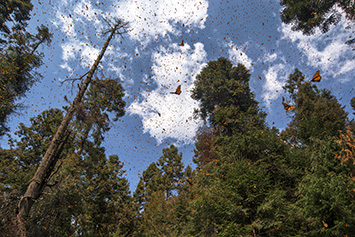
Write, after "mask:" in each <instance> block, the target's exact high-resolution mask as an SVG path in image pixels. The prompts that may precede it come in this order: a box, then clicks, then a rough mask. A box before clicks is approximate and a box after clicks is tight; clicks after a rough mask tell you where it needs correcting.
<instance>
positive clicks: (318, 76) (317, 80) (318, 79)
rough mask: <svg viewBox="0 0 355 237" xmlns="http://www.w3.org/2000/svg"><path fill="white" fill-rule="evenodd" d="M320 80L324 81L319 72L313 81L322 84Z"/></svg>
mask: <svg viewBox="0 0 355 237" xmlns="http://www.w3.org/2000/svg"><path fill="white" fill-rule="evenodd" d="M320 79H322V77H321V76H320V75H319V70H318V71H317V72H316V74H314V76H313V78H312V80H311V81H314V82H320Z"/></svg>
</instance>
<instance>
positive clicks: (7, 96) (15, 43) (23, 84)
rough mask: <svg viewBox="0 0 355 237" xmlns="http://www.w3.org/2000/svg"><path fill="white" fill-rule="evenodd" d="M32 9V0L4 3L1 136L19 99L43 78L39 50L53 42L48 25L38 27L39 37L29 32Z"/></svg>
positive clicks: (0, 8) (0, 36)
mask: <svg viewBox="0 0 355 237" xmlns="http://www.w3.org/2000/svg"><path fill="white" fill-rule="evenodd" d="M32 8H33V5H32V4H31V1H30V0H24V1H14V0H5V1H1V3H0V13H1V15H0V33H1V34H0V46H1V50H0V58H1V60H0V61H1V62H0V136H2V135H4V133H5V132H6V131H8V128H7V126H6V122H7V119H8V117H9V116H10V115H11V114H12V113H13V112H15V111H16V109H17V108H18V107H19V105H18V104H17V100H18V99H20V98H21V97H22V96H24V95H25V93H26V92H27V91H28V90H29V89H30V88H31V86H32V85H33V84H34V83H35V81H36V80H38V79H40V75H39V74H37V73H36V72H35V69H36V68H38V67H39V66H41V64H42V60H41V59H42V56H43V55H42V54H40V53H39V52H38V47H39V46H40V45H41V44H43V43H50V42H51V38H52V35H51V34H50V33H49V31H48V28H47V27H45V26H40V27H37V32H36V33H35V34H31V33H29V32H28V31H27V26H28V23H27V22H28V20H30V13H31V10H32Z"/></svg>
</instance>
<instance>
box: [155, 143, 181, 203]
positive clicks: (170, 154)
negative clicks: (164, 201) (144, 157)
mask: <svg viewBox="0 0 355 237" xmlns="http://www.w3.org/2000/svg"><path fill="white" fill-rule="evenodd" d="M163 154H164V155H163V156H161V157H160V158H159V160H158V167H159V168H160V170H161V172H162V176H163V180H164V188H165V191H166V198H169V197H171V196H172V195H173V191H178V189H179V188H180V187H181V183H180V181H181V179H182V177H183V170H184V166H183V163H182V162H181V159H182V153H180V154H178V149H177V148H176V147H175V146H174V145H171V146H170V147H169V148H167V149H163Z"/></svg>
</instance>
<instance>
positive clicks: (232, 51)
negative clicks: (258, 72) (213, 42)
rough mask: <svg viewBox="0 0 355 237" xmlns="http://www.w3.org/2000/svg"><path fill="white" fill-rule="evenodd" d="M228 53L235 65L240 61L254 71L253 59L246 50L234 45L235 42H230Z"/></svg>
mask: <svg viewBox="0 0 355 237" xmlns="http://www.w3.org/2000/svg"><path fill="white" fill-rule="evenodd" d="M228 47H229V49H228V54H229V59H230V60H231V62H232V63H233V64H234V65H237V64H238V63H241V64H243V65H244V66H246V67H247V68H248V69H249V70H251V71H252V68H251V66H252V60H251V59H250V58H249V57H248V55H246V53H245V52H243V50H242V49H241V48H238V47H237V46H234V45H233V42H230V43H229V44H228Z"/></svg>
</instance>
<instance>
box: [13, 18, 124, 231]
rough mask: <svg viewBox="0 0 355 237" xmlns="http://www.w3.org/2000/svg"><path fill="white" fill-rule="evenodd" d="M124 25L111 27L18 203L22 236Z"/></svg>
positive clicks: (19, 226) (18, 219)
mask: <svg viewBox="0 0 355 237" xmlns="http://www.w3.org/2000/svg"><path fill="white" fill-rule="evenodd" d="M120 25H122V24H121V23H120V22H118V23H116V24H115V26H114V27H113V28H112V29H111V33H110V35H109V37H108V38H107V40H106V42H105V44H104V46H103V48H102V50H101V52H100V54H99V56H98V57H97V58H96V60H95V62H94V64H93V65H92V67H91V69H90V71H89V73H88V75H87V77H86V79H85V81H84V82H83V84H82V85H81V87H80V90H79V92H78V94H77V95H76V97H75V99H74V101H73V103H72V105H71V106H70V108H69V109H68V111H67V113H66V115H65V116H64V118H63V121H62V123H61V124H60V126H59V128H58V130H57V132H56V133H55V135H54V137H53V139H52V141H51V144H50V145H49V147H48V149H47V151H46V154H45V155H44V157H43V159H42V162H41V163H40V165H39V166H38V168H37V171H36V173H35V175H34V176H33V178H32V180H31V182H30V184H29V185H28V187H27V190H26V192H25V194H24V195H23V196H22V197H21V199H20V201H19V203H18V214H17V223H18V228H19V233H20V235H21V236H26V235H27V233H26V218H27V216H28V215H29V212H30V209H31V207H32V205H33V203H34V202H35V201H36V200H37V199H38V198H39V197H40V196H41V193H42V190H43V189H44V187H45V186H46V184H47V182H48V180H47V179H48V177H50V174H51V173H52V172H53V169H54V167H55V165H56V163H57V161H58V159H59V156H60V154H58V153H59V152H58V148H59V147H60V146H62V145H64V144H63V142H64V138H63V137H64V134H65V133H66V130H67V128H68V125H69V122H70V121H71V119H72V118H73V115H74V112H75V108H76V105H77V104H79V103H80V102H81V100H82V98H83V96H84V93H85V91H86V90H87V88H88V86H89V84H90V82H91V81H92V77H93V75H94V73H95V71H96V69H97V67H98V65H99V63H100V61H101V59H102V57H103V56H104V54H105V51H106V49H107V47H108V45H109V43H110V41H111V39H112V37H113V35H114V34H115V32H116V30H117V29H119V28H120Z"/></svg>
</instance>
